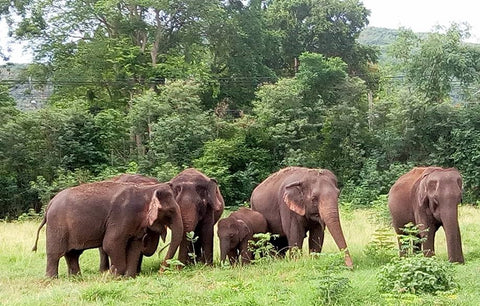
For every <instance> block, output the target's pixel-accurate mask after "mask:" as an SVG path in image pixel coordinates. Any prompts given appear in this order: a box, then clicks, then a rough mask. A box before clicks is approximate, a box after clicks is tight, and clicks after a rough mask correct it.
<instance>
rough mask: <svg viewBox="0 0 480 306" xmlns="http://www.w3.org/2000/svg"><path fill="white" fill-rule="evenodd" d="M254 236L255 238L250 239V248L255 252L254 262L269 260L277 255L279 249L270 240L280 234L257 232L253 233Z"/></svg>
mask: <svg viewBox="0 0 480 306" xmlns="http://www.w3.org/2000/svg"><path fill="white" fill-rule="evenodd" d="M253 238H254V240H249V241H248V249H249V250H250V251H251V252H252V253H253V259H252V262H254V263H263V262H269V261H272V260H273V259H274V258H275V257H276V256H277V251H276V250H275V247H274V246H273V245H272V243H271V242H270V241H271V240H272V239H277V238H278V235H276V234H271V233H257V234H254V235H253Z"/></svg>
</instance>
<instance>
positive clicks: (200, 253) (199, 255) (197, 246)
mask: <svg viewBox="0 0 480 306" xmlns="http://www.w3.org/2000/svg"><path fill="white" fill-rule="evenodd" d="M202 242H203V241H202V238H201V236H200V235H199V236H198V239H197V241H196V242H195V243H194V244H193V250H192V252H193V251H194V250H195V258H196V260H197V261H198V262H203V263H205V253H204V250H203V244H202Z"/></svg>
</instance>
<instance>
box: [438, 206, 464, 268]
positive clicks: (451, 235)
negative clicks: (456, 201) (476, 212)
mask: <svg viewBox="0 0 480 306" xmlns="http://www.w3.org/2000/svg"><path fill="white" fill-rule="evenodd" d="M442 223H443V229H444V231H445V236H446V242H447V251H448V260H449V261H450V262H458V263H464V262H465V260H464V258H463V251H462V238H461V236H460V227H459V226H458V217H457V211H455V213H454V214H451V215H449V216H446V217H445V218H444V219H443V220H442Z"/></svg>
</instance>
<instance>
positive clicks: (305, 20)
mask: <svg viewBox="0 0 480 306" xmlns="http://www.w3.org/2000/svg"><path fill="white" fill-rule="evenodd" d="M266 14H267V25H268V28H269V29H271V31H272V32H274V33H275V35H276V37H278V38H279V43H280V44H279V45H278V48H279V49H278V50H279V51H278V53H277V54H278V55H279V56H280V57H281V58H282V62H281V64H282V65H285V66H277V67H275V68H276V69H284V68H287V69H288V70H289V73H290V75H291V73H293V72H294V71H295V69H296V64H295V59H298V57H299V55H300V54H301V53H303V52H312V53H320V54H323V55H325V56H326V57H340V58H341V59H342V60H343V61H344V62H346V63H347V64H348V66H349V69H350V72H352V73H356V74H363V73H364V72H366V71H364V68H365V66H364V65H365V63H366V62H367V61H376V55H375V52H374V51H373V50H372V49H370V48H369V47H365V46H360V45H359V44H358V43H357V42H356V39H357V38H358V35H359V34H360V32H361V30H362V29H363V28H364V27H365V26H366V25H367V24H368V19H367V18H368V15H369V11H368V10H367V9H366V8H365V7H364V6H363V4H362V3H361V2H359V1H358V0H347V1H339V0H321V1H312V0H277V1H271V2H269V3H268V4H267V12H266ZM362 67H363V68H362Z"/></svg>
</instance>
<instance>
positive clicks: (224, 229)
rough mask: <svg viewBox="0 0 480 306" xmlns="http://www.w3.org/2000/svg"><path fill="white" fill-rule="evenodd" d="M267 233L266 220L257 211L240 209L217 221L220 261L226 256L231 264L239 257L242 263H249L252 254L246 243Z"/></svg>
mask: <svg viewBox="0 0 480 306" xmlns="http://www.w3.org/2000/svg"><path fill="white" fill-rule="evenodd" d="M265 232H267V220H265V218H264V217H263V215H262V214H261V213H259V212H257V211H253V210H251V209H248V208H246V207H242V208H240V209H239V210H238V211H235V212H233V213H231V214H230V216H228V218H223V219H220V221H218V225H217V235H218V238H219V240H220V260H221V261H222V262H223V261H225V259H226V258H227V256H228V259H229V260H230V263H231V264H234V263H235V262H237V259H238V258H239V256H240V257H241V260H242V262H243V263H249V262H250V260H251V259H252V252H251V251H249V249H248V241H249V240H253V239H254V238H253V235H254V234H257V233H265Z"/></svg>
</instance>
